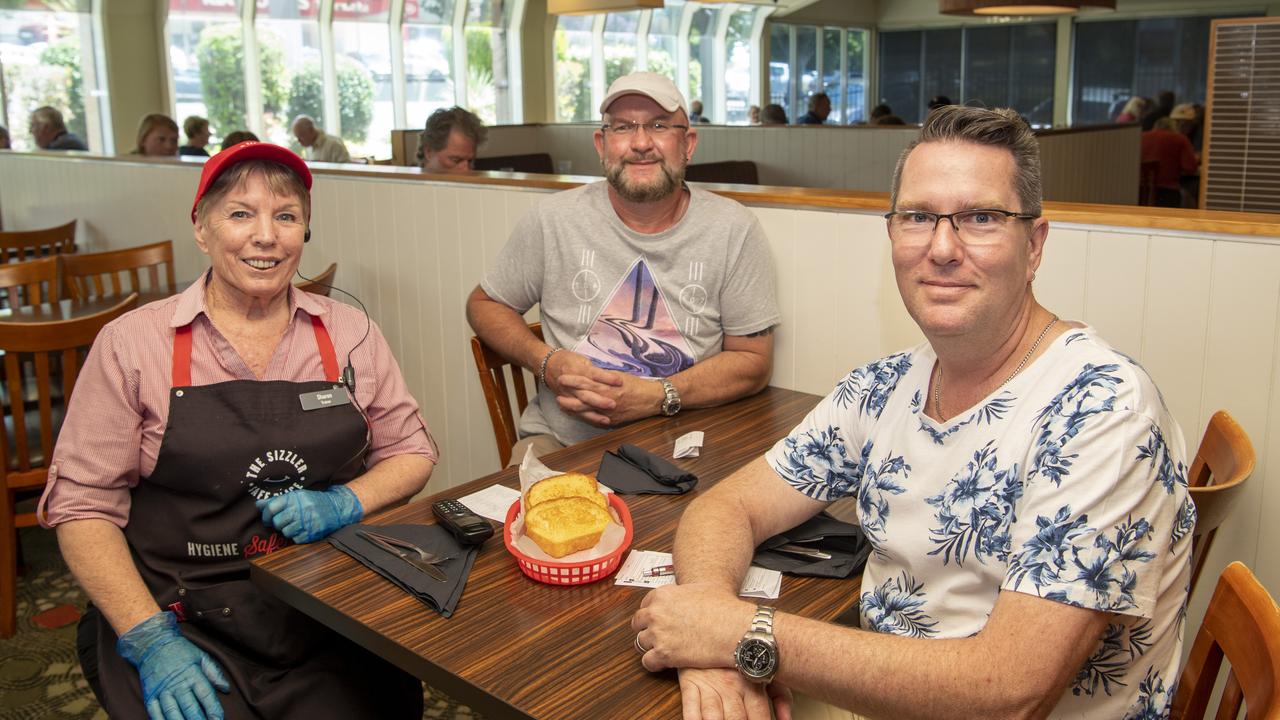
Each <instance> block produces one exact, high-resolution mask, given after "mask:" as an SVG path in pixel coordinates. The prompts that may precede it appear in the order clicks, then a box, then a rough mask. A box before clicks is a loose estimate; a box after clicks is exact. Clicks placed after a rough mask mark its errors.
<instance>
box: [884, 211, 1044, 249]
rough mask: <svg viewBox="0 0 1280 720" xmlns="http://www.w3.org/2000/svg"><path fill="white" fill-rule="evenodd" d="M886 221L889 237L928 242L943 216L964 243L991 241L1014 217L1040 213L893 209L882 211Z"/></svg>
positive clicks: (908, 244)
mask: <svg viewBox="0 0 1280 720" xmlns="http://www.w3.org/2000/svg"><path fill="white" fill-rule="evenodd" d="M884 216H885V218H886V219H887V220H888V221H889V238H890V239H891V240H893V242H894V243H896V244H898V245H902V246H906V247H917V246H922V245H928V244H929V241H930V240H932V239H933V234H934V233H935V232H937V230H938V222H939V221H940V220H942V219H943V218H946V219H947V221H948V222H950V223H951V228H952V229H953V230H955V231H956V235H959V236H960V239H961V240H962V241H963V242H964V244H966V245H991V244H994V243H998V242H1000V241H1001V240H1003V239H1004V238H1005V237H1007V234H1008V229H1009V223H1010V222H1012V221H1014V220H1035V219H1036V218H1038V217H1040V216H1039V215H1026V214H1024V213H1016V212H1009V211H1008V210H995V209H991V208H976V209H974V210H961V211H959V212H953V213H933V212H925V211H924V210H895V211H893V212H887V213H885V214H884Z"/></svg>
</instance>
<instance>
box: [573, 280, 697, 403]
mask: <svg viewBox="0 0 1280 720" xmlns="http://www.w3.org/2000/svg"><path fill="white" fill-rule="evenodd" d="M574 350H575V351H576V352H579V353H581V354H583V355H586V356H587V357H588V358H590V359H591V362H593V363H595V365H596V366H597V367H601V368H605V369H606V370H619V371H621V372H625V373H631V374H632V375H641V376H644V377H655V378H662V377H670V376H671V375H675V374H676V373H678V372H680V371H681V370H685V369H687V368H689V367H692V366H693V353H692V352H691V351H690V350H689V343H688V341H687V340H685V337H684V335H683V334H681V332H680V326H679V325H678V324H677V323H676V319H675V318H674V317H672V315H671V308H670V306H668V305H667V299H666V297H665V296H663V294H662V289H661V288H659V287H658V283H657V282H656V281H655V280H654V277H653V273H651V272H650V271H649V265H648V264H647V263H645V261H644V258H637V259H636V261H635V263H633V264H632V265H631V268H630V269H629V270H628V271H627V274H626V276H625V277H624V278H622V280H621V281H620V282H619V283H618V286H617V287H616V288H614V290H613V295H611V296H610V297H609V300H608V302H606V303H605V304H604V307H602V308H601V309H600V314H599V315H597V316H596V319H595V321H594V322H592V323H591V329H590V330H589V331H588V332H587V335H586V337H584V338H583V339H582V342H580V343H578V347H576V348H574Z"/></svg>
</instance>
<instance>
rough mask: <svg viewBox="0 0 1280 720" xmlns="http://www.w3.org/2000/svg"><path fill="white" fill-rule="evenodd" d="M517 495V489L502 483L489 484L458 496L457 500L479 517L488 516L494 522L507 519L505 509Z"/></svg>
mask: <svg viewBox="0 0 1280 720" xmlns="http://www.w3.org/2000/svg"><path fill="white" fill-rule="evenodd" d="M518 497H520V491H519V490H516V489H513V488H509V487H505V486H502V485H490V486H489V487H487V488H485V489H483V490H477V491H475V492H473V493H471V494H470V495H467V496H466V497H461V498H458V502H460V503H462V504H463V505H466V506H467V507H469V508H471V510H472V511H473V512H475V514H477V515H479V516H480V517H486V518H489V519H490V520H493V521H494V522H499V523H505V522H506V521H507V509H508V508H510V507H511V503H513V502H515V501H516V498H518Z"/></svg>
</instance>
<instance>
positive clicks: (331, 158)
mask: <svg viewBox="0 0 1280 720" xmlns="http://www.w3.org/2000/svg"><path fill="white" fill-rule="evenodd" d="M292 130H293V136H294V137H295V138H297V139H298V144H299V145H301V146H302V147H303V155H304V156H305V157H306V158H307V159H308V160H311V161H314V162H330V163H349V162H351V153H349V152H347V146H346V144H345V143H343V142H342V138H337V137H334V136H332V135H329V134H328V133H326V132H325V131H323V130H321V129H320V128H318V127H316V121H315V120H313V119H311V117H310V116H308V115H299V116H298V117H296V118H294V120H293V126H292Z"/></svg>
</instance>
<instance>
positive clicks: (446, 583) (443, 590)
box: [329, 524, 480, 617]
mask: <svg viewBox="0 0 1280 720" xmlns="http://www.w3.org/2000/svg"><path fill="white" fill-rule="evenodd" d="M329 544H330V545H333V546H334V547H335V548H337V549H339V550H341V551H342V552H344V553H346V554H347V555H350V556H351V557H352V558H353V559H355V560H356V561H357V562H359V563H360V564H361V565H364V566H365V567H367V568H369V569H370V570H372V571H374V572H376V573H378V574H379V575H381V576H383V577H385V578H386V579H388V580H390V581H391V582H392V583H393V584H394V585H396V586H397V587H399V588H400V589H401V590H404V591H405V592H407V593H409V594H410V595H412V596H413V597H415V598H417V599H418V600H419V601H421V602H422V603H423V604H424V605H426V606H427V607H430V608H431V609H433V610H436V611H437V612H439V613H440V614H441V615H443V616H444V617H449V616H450V615H452V614H453V611H454V610H455V609H456V608H457V607H458V599H459V598H461V597H462V589H463V587H464V586H465V585H466V583H467V576H468V575H470V574H471V567H472V566H473V565H475V562H476V553H477V552H479V550H480V546H479V545H463V544H461V543H459V542H458V541H457V539H455V538H454V537H453V535H452V534H451V533H450V532H449V531H448V530H446V529H445V528H443V527H441V526H439V525H362V524H355V525H348V526H347V527H344V528H342V529H341V530H339V531H337V532H335V533H333V534H332V535H330V536H329ZM413 548H416V549H413ZM418 550H421V551H422V552H421V553H419V552H418ZM423 555H426V557H425V558H424V557H423ZM441 578H443V579H441Z"/></svg>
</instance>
